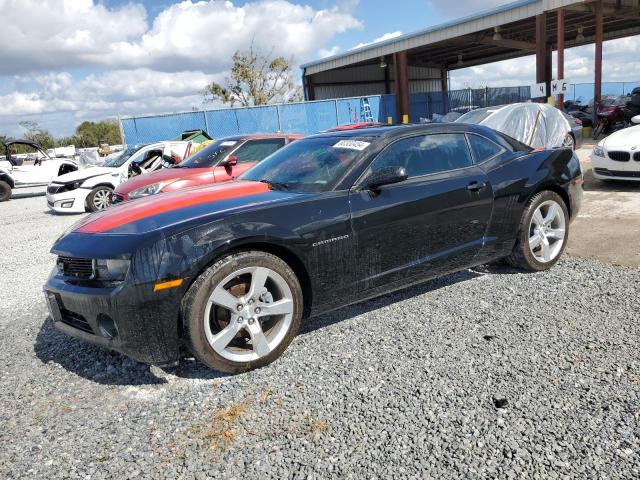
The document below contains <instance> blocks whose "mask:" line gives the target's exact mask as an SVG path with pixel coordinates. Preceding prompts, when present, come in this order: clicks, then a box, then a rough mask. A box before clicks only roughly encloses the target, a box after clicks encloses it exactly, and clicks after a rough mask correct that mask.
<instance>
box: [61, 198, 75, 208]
mask: <svg viewBox="0 0 640 480" xmlns="http://www.w3.org/2000/svg"><path fill="white" fill-rule="evenodd" d="M60 206H61V207H62V208H71V207H73V200H71V201H70V202H62V205H60Z"/></svg>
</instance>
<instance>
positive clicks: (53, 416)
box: [0, 196, 640, 479]
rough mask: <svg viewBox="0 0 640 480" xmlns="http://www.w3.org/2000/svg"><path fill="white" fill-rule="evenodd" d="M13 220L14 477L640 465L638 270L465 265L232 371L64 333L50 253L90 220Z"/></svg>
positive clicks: (3, 399) (5, 275)
mask: <svg viewBox="0 0 640 480" xmlns="http://www.w3.org/2000/svg"><path fill="white" fill-rule="evenodd" d="M0 218H2V228H1V229H0V240H1V241H2V245H3V250H4V251H3V255H2V257H1V260H0V262H1V271H2V274H1V275H0V298H1V303H2V309H1V310H0V342H1V348H0V445H2V447H1V449H0V478H113V477H115V478H134V477H144V478H187V479H191V478H196V479H201V478H227V477H228V478H329V477H340V478H382V477H385V478H392V477H395V478H407V477H421V478H436V479H441V478H487V477H490V478H515V477H520V478H599V479H600V478H612V479H613V478H616V479H617V478H638V477H640V351H639V348H638V345H639V333H640V332H639V330H640V326H639V322H638V318H637V314H638V311H640V297H639V296H638V286H639V285H640V270H637V269H628V268H623V267H613V266H608V265H605V264H599V263H595V262H591V261H586V260H577V259H571V258H566V259H565V260H564V261H562V263H561V264H560V265H559V266H557V267H556V268H555V269H553V270H552V271H551V272H547V273H542V274H522V273H518V272H516V271H514V270H511V269H508V268H507V267H492V268H491V269H485V268H480V269H475V270H473V271H465V272H462V273H458V274H456V275H451V276H448V277H445V278H443V279H439V280H437V281H432V282H429V283H426V284H424V285H422V286H419V287H415V288H412V289H409V290H406V291H403V292H400V293H396V294H393V295H388V296H386V297H382V298H379V299H376V300H373V301H369V302H366V303H364V304H360V305H357V306H354V307H350V308H346V309H342V310H340V311H337V312H335V313H333V314H330V315H325V316H322V317H319V318H316V319H313V320H311V321H309V322H308V323H307V324H306V325H305V327H304V331H303V333H302V334H301V335H300V336H299V337H298V338H297V339H296V340H295V341H294V342H293V344H292V345H291V346H290V347H289V349H288V351H287V352H286V353H285V355H284V356H283V357H282V358H281V359H280V360H279V361H277V362H276V363H275V364H273V365H271V366H269V367H267V368H264V369H262V370H259V371H255V372H251V373H248V374H243V375H238V376H233V377H230V376H221V375H218V374H216V373H214V372H211V371H208V370H206V369H205V368H203V367H201V366H200V365H198V364H197V363H195V362H193V361H185V362H183V363H181V365H180V366H179V367H176V368H172V369H165V370H161V369H158V368H155V367H152V368H149V367H147V366H145V365H141V364H138V363H136V362H134V361H132V360H129V359H127V358H125V357H123V356H121V355H119V354H116V353H110V352H106V351H103V350H100V349H98V348H96V347H93V346H90V345H86V344H83V343H81V342H78V341H76V340H73V339H70V338H67V337H65V336H63V335H62V334H59V333H57V332H56V331H54V330H53V329H52V326H51V323H50V321H49V320H47V313H46V308H45V304H44V300H43V296H42V293H41V287H42V284H43V283H44V281H45V279H46V277H47V275H48V273H49V271H50V269H51V268H52V267H53V264H54V258H53V256H52V255H50V254H49V253H48V249H49V248H50V246H51V244H52V242H53V241H54V239H55V238H56V237H57V236H58V235H59V234H60V233H62V232H63V231H64V230H65V229H66V228H67V227H68V226H69V225H71V224H72V223H73V222H75V221H76V220H77V218H78V217H65V216H53V215H49V214H48V213H46V212H45V200H44V198H43V197H41V196H39V197H27V198H20V199H16V200H12V201H10V202H8V203H4V204H0Z"/></svg>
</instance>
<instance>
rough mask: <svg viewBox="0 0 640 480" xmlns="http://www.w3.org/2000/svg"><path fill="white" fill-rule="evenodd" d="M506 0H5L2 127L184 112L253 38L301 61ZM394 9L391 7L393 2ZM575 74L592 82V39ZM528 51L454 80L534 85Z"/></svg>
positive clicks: (63, 127)
mask: <svg viewBox="0 0 640 480" xmlns="http://www.w3.org/2000/svg"><path fill="white" fill-rule="evenodd" d="M505 3H508V2H507V1H505V0H483V1H482V2H479V1H475V0H457V1H455V2H453V1H451V0H397V1H395V2H391V1H390V0H246V1H238V0H236V1H225V0H210V1H193V0H187V1H182V2H172V1H164V0H161V1H151V0H127V1H122V0H0V18H2V19H3V23H2V28H1V29H0V45H2V47H1V48H0V134H5V135H14V136H18V135H20V134H21V133H23V130H22V128H21V127H20V126H19V122H20V121H22V120H31V121H36V122H38V123H39V124H40V125H41V126H42V127H43V128H46V129H48V130H49V131H51V133H53V134H54V135H56V136H61V135H69V134H71V133H73V131H74V129H75V127H76V126H77V125H78V124H79V123H81V122H82V121H84V120H100V119H104V118H109V117H114V116H117V115H133V114H148V113H166V112H176V111H187V110H191V109H192V108H193V107H200V106H201V105H202V96H201V94H200V92H201V91H202V88H203V87H204V86H205V85H207V84H208V83H210V82H212V81H216V82H223V81H224V79H225V77H226V76H227V75H228V70H229V68H230V64H231V56H232V55H233V53H234V52H235V51H237V50H243V49H246V48H248V46H249V45H250V44H251V42H252V40H253V41H254V44H255V45H257V46H258V47H259V48H261V49H263V50H265V51H273V52H274V53H275V54H282V55H284V56H286V57H288V58H292V59H293V62H294V65H295V72H296V74H298V73H299V72H300V71H299V69H298V65H300V64H302V63H305V62H308V61H311V60H315V59H318V58H322V57H326V56H330V55H333V54H336V53H343V52H346V51H348V50H350V49H352V48H355V47H357V46H361V45H364V44H368V43H371V42H374V41H379V40H381V39H387V38H393V37H394V36H397V35H400V34H404V33H411V32H414V31H417V30H421V29H424V28H427V27H430V26H434V25H438V24H441V23H443V22H447V21H450V20H452V19H455V18H459V17H461V16H466V15H469V14H471V13H474V12H476V11H480V10H484V9H487V8H492V7H495V6H498V5H501V4H505ZM391 6H392V8H390V7H391ZM639 47H640V37H632V38H628V39H622V40H616V41H612V42H606V43H605V50H604V52H605V53H604V58H605V62H604V80H605V81H615V80H621V81H622V80H630V81H635V80H640V62H632V63H629V61H628V55H629V52H630V51H638V48H639ZM566 57H567V58H566V67H565V69H566V75H565V77H566V78H567V79H569V80H570V81H572V82H590V81H592V76H593V73H592V70H591V62H592V59H593V47H592V46H591V47H588V46H587V47H580V48H576V49H572V50H569V51H568V52H567V55H566ZM534 78H535V64H534V62H533V61H532V60H531V58H523V59H517V60H510V61H505V62H500V63H497V64H493V65H491V66H486V65H485V66H481V67H473V68H469V69H464V70H459V71H456V72H452V75H451V79H452V85H451V88H462V87H467V86H471V87H480V86H486V85H488V86H509V85H529V84H530V83H533V79H534Z"/></svg>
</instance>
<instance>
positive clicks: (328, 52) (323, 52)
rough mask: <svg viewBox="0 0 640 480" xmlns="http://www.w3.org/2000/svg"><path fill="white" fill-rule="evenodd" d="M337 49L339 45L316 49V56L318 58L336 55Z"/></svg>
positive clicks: (338, 49)
mask: <svg viewBox="0 0 640 480" xmlns="http://www.w3.org/2000/svg"><path fill="white" fill-rule="evenodd" d="M339 51H340V47H339V46H337V45H334V46H333V47H331V48H321V49H320V50H318V56H319V57H320V58H327V57H332V56H334V55H336V54H337V53H338V52H339Z"/></svg>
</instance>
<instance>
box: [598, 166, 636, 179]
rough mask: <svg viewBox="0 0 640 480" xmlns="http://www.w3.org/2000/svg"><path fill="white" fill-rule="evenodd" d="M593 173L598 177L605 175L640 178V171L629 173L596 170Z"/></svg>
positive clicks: (605, 169) (602, 169)
mask: <svg viewBox="0 0 640 480" xmlns="http://www.w3.org/2000/svg"><path fill="white" fill-rule="evenodd" d="M595 172H596V173H597V174H598V175H606V176H608V177H627V178H640V171H638V172H630V171H626V170H609V169H608V168H596V169H595Z"/></svg>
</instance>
